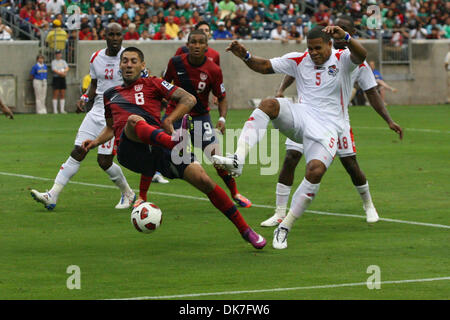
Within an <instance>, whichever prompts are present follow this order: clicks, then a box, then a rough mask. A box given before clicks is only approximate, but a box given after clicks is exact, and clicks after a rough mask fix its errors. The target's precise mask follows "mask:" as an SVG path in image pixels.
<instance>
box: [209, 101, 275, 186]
mask: <svg viewBox="0 0 450 320" xmlns="http://www.w3.org/2000/svg"><path fill="white" fill-rule="evenodd" d="M279 110H280V104H279V102H278V100H277V99H264V100H263V101H261V103H260V105H259V106H258V108H257V109H255V110H254V111H253V112H252V114H251V115H250V117H249V118H248V120H247V121H246V122H245V124H244V127H243V128H242V132H241V135H240V136H239V139H238V145H237V149H236V152H235V153H234V154H232V155H227V156H226V157H223V156H219V155H214V156H213V157H212V158H213V163H214V165H215V166H216V167H218V168H220V169H225V170H227V171H229V172H230V173H231V174H232V175H233V176H235V177H239V176H240V175H241V174H242V168H243V166H244V161H245V158H246V157H247V154H248V153H249V151H250V149H251V148H253V147H254V146H255V145H256V144H257V143H258V142H259V141H260V140H261V139H262V138H263V137H264V135H265V134H266V129H267V125H268V124H269V121H270V119H274V118H276V117H277V116H278V113H279Z"/></svg>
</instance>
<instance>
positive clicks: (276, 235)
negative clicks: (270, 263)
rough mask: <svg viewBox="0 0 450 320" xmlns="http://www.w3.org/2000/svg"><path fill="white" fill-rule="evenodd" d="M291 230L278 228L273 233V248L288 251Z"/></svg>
mask: <svg viewBox="0 0 450 320" xmlns="http://www.w3.org/2000/svg"><path fill="white" fill-rule="evenodd" d="M288 233H289V230H288V229H286V228H284V227H281V226H278V228H276V229H275V230H274V231H273V242H272V246H273V247H274V249H286V248H287V236H288Z"/></svg>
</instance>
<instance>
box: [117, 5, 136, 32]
mask: <svg viewBox="0 0 450 320" xmlns="http://www.w3.org/2000/svg"><path fill="white" fill-rule="evenodd" d="M125 13H126V14H127V17H128V18H130V20H133V19H134V16H135V15H136V11H135V9H134V8H132V7H130V2H128V1H127V2H125V3H124V4H123V7H122V8H121V9H120V10H119V11H116V16H117V18H121V17H122V16H123V15H124V14H125ZM122 27H123V26H122Z"/></svg>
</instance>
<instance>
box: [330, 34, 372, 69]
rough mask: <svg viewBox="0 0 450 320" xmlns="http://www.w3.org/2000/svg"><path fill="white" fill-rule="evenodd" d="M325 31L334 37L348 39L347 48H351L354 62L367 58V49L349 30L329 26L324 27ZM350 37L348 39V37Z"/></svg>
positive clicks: (358, 62) (361, 61)
mask: <svg viewBox="0 0 450 320" xmlns="http://www.w3.org/2000/svg"><path fill="white" fill-rule="evenodd" d="M323 31H324V32H326V33H328V34H330V36H331V37H332V38H333V39H336V40H344V39H345V40H346V41H347V42H348V44H347V48H348V49H349V50H350V52H351V55H350V59H351V60H352V62H353V63H354V64H358V65H359V64H361V63H363V62H364V60H366V57H367V50H366V49H365V48H364V47H363V46H362V45H361V44H360V43H359V42H358V41H357V40H355V39H353V38H352V37H351V36H350V35H349V34H348V33H347V32H345V31H344V29H342V28H341V27H338V26H328V27H325V28H324V29H323ZM347 38H348V39H347Z"/></svg>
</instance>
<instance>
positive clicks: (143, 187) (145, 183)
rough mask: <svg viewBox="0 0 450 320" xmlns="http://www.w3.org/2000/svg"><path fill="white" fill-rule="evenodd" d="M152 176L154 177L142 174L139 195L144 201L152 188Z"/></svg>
mask: <svg viewBox="0 0 450 320" xmlns="http://www.w3.org/2000/svg"><path fill="white" fill-rule="evenodd" d="M152 178H153V177H148V176H144V175H143V174H141V181H140V183H139V197H140V198H141V199H142V200H144V201H147V192H148V189H149V188H150V183H152Z"/></svg>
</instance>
